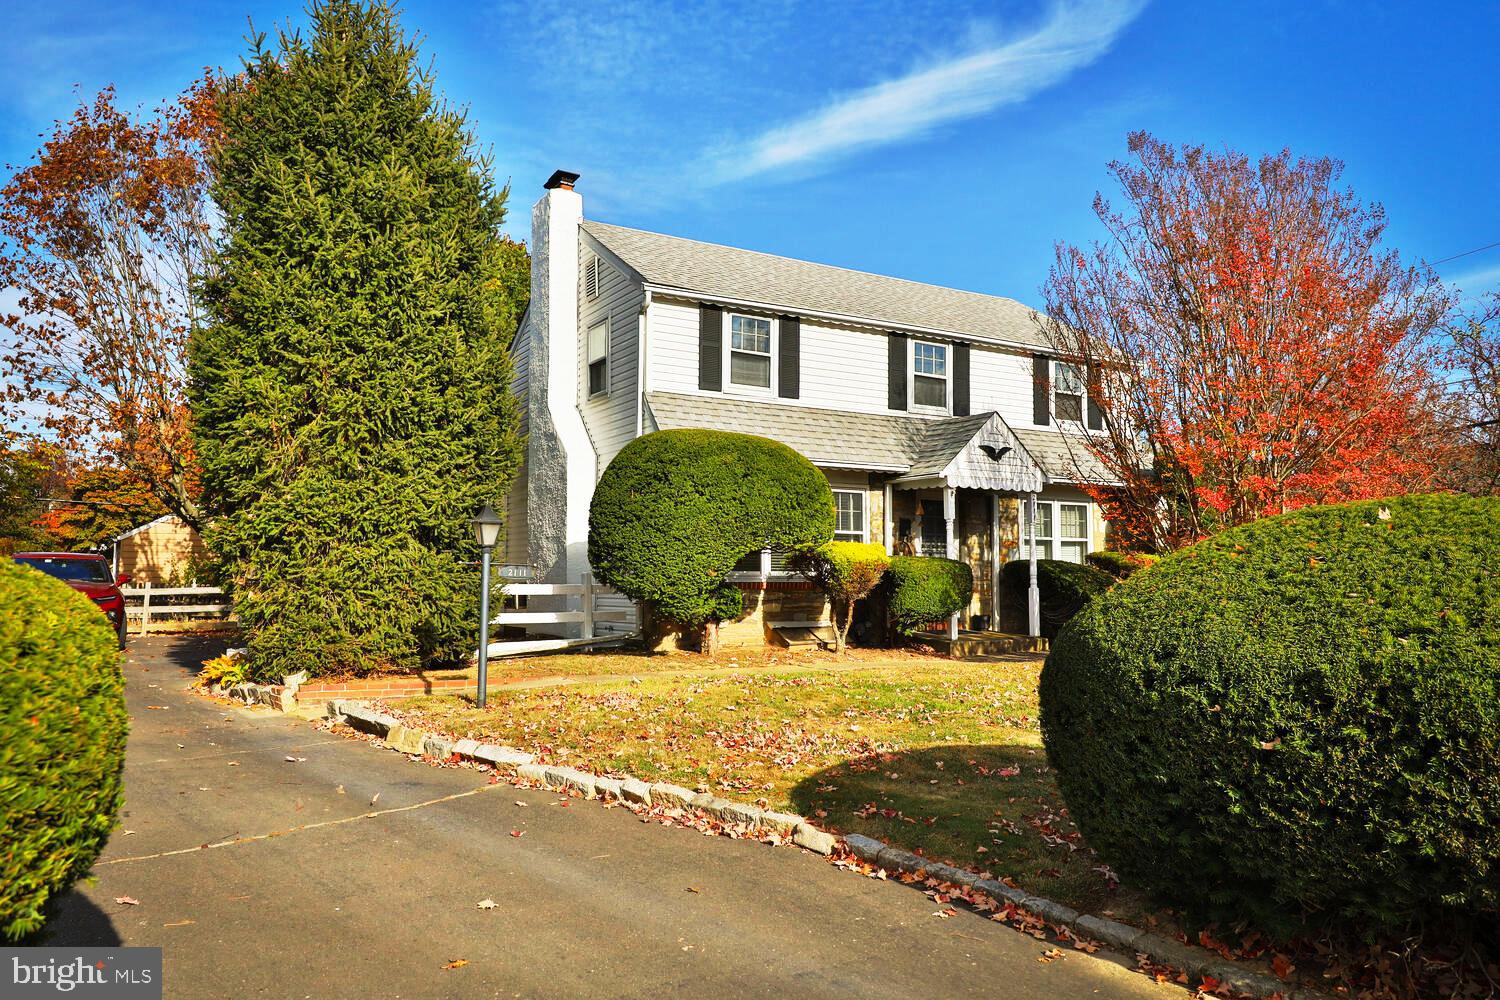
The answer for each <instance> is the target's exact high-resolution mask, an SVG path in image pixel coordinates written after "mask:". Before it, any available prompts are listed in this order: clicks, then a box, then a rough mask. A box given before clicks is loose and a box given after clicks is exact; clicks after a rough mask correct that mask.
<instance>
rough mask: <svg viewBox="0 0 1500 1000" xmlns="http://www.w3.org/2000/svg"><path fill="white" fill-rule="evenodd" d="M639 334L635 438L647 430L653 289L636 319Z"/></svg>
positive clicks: (649, 291)
mask: <svg viewBox="0 0 1500 1000" xmlns="http://www.w3.org/2000/svg"><path fill="white" fill-rule="evenodd" d="M636 323H637V332H636V337H635V345H636V356H635V384H636V388H637V389H638V390H639V391H638V392H637V393H636V401H635V436H636V437H640V436H641V434H642V433H643V432H644V431H645V429H646V393H647V392H648V391H649V390H650V385H649V383H648V378H647V377H648V376H649V374H650V371H649V370H648V369H647V367H646V366H647V364H648V362H647V359H648V358H649V357H650V356H651V355H650V352H648V351H647V350H646V337H647V336H648V335H649V334H650V330H651V289H649V288H647V289H646V290H645V298H644V299H643V300H642V301H641V312H640V315H639V316H638V317H637V318H636Z"/></svg>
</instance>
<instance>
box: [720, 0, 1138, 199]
mask: <svg viewBox="0 0 1500 1000" xmlns="http://www.w3.org/2000/svg"><path fill="white" fill-rule="evenodd" d="M1143 6H1144V0H1055V2H1054V3H1053V5H1052V7H1051V8H1050V10H1049V11H1048V13H1047V16H1046V18H1045V19H1044V20H1043V21H1042V23H1041V24H1040V25H1038V26H1037V27H1035V28H1034V29H1032V30H1031V31H1028V32H1025V33H1023V34H1020V35H1017V36H1014V37H1012V38H1010V39H1009V40H1006V41H1003V42H1001V43H999V44H992V45H988V46H985V47H982V48H979V49H977V50H970V51H966V52H962V53H959V54H956V55H953V56H951V57H949V58H947V59H944V60H942V61H940V62H937V63H936V64H932V65H928V66H925V67H922V68H918V69H915V70H913V71H912V72H910V73H908V74H906V75H905V76H901V77H898V78H896V79H893V80H887V81H885V82H883V83H878V84H875V85H873V86H870V87H866V88H864V89H862V90H857V91H854V92H852V93H848V94H844V95H842V96H840V97H837V98H836V99H834V100H833V102H832V103H830V104H829V105H827V106H826V107H824V108H822V109H820V110H818V111H815V112H812V113H810V114H808V115H805V116H803V117H800V118H797V119H795V120H793V121H790V122H787V123H784V124H781V125H778V126H775V127H774V128H771V129H769V130H767V131H766V132H763V133H762V134H760V135H759V136H756V137H754V138H753V139H751V140H750V141H749V143H748V144H747V143H744V142H738V143H735V144H733V148H730V147H727V146H726V147H723V148H720V149H716V150H714V151H712V152H710V153H709V154H708V155H707V157H706V158H707V160H708V161H709V163H708V166H709V169H708V171H707V173H708V176H709V177H710V178H711V179H712V180H713V181H716V182H719V183H724V182H729V181H736V180H743V179H745V178H748V177H754V176H757V175H760V174H766V173H772V172H775V171H780V170H785V169H788V168H793V167H801V168H803V169H808V168H812V167H816V166H819V165H822V164H824V163H826V162H828V161H830V160H833V159H836V158H838V157H841V156H846V155H848V154H850V153H854V152H857V151H860V150H865V149H870V148H873V147H876V146H884V145H887V144H890V143H895V142H901V141H904V140H909V139H913V138H916V137H919V136H921V135H924V134H926V133H927V132H929V131H930V130H931V129H933V128H935V127H937V126H939V125H943V124H947V123H949V122H954V121H958V120H961V119H964V118H972V117H974V116H976V115H982V114H985V113H987V112H989V111H993V110H994V109H996V108H998V107H1002V106H1004V105H1008V104H1018V103H1020V102H1022V101H1025V100H1026V99H1027V98H1029V97H1031V96H1032V95H1034V94H1036V93H1038V92H1039V91H1042V90H1045V89H1046V88H1048V87H1051V86H1054V85H1055V84H1057V83H1060V82H1061V81H1062V80H1064V79H1066V78H1067V77H1068V76H1069V75H1071V74H1072V73H1073V72H1075V71H1076V70H1078V69H1081V68H1082V67H1084V66H1087V65H1089V64H1090V63H1092V62H1093V61H1094V60H1096V59H1098V58H1099V57H1100V56H1102V55H1103V54H1104V53H1105V52H1107V51H1109V48H1110V46H1111V45H1113V44H1114V41H1115V39H1116V38H1117V37H1118V36H1119V34H1120V32H1121V31H1122V30H1124V28H1125V27H1126V26H1127V25H1128V24H1130V22H1131V21H1132V20H1134V19H1135V17H1136V15H1137V14H1139V13H1140V10H1141V8H1142V7H1143Z"/></svg>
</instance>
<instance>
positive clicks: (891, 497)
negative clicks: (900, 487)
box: [881, 483, 896, 556]
mask: <svg viewBox="0 0 1500 1000" xmlns="http://www.w3.org/2000/svg"><path fill="white" fill-rule="evenodd" d="M895 523H896V489H895V487H893V486H892V485H891V484H890V483H886V484H885V524H883V525H882V526H881V527H882V529H883V530H882V535H883V537H884V541H885V554H886V555H888V556H889V555H894V554H895V552H896V547H895V546H896V529H895V527H894V525H895Z"/></svg>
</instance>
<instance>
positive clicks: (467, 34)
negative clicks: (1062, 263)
mask: <svg viewBox="0 0 1500 1000" xmlns="http://www.w3.org/2000/svg"><path fill="white" fill-rule="evenodd" d="M295 3H296V0H269V2H267V0H231V2H228V3H214V2H190V0H156V2H150V3H139V2H134V0H111V2H108V3H94V2H84V3H68V2H61V0H59V2H53V3H46V4H44V3H39V2H26V3H23V4H21V5H19V6H20V9H19V10H16V9H12V10H11V12H10V13H9V15H8V21H9V23H8V25H7V28H8V31H7V34H8V42H9V45H8V46H7V50H8V60H9V61H8V65H7V66H6V67H5V69H3V70H0V161H3V162H6V163H11V164H16V163H20V162H24V161H25V160H26V159H27V158H28V157H29V156H30V155H31V153H32V151H33V150H34V149H35V147H36V145H37V143H38V138H37V133H39V132H41V131H42V130H43V129H44V128H45V127H46V126H47V125H48V123H49V122H51V121H52V120H53V119H54V118H58V117H62V116H65V115H66V114H67V113H68V112H69V111H70V110H71V108H72V106H73V104H74V103H75V101H76V100H77V97H76V95H75V89H74V88H75V85H77V86H78V87H79V88H81V92H82V93H83V94H85V95H92V94H93V93H94V92H95V91H96V90H98V89H99V88H100V87H102V86H103V85H105V84H107V83H114V84H116V85H117V87H118V88H119V91H120V94H121V97H122V98H123V99H124V100H125V101H126V102H128V103H130V104H136V103H146V104H151V103H154V102H156V101H158V100H160V99H162V98H164V97H168V96H170V95H172V94H173V93H175V92H176V91H178V90H179V89H181V87H182V86H183V85H184V84H186V83H187V82H188V81H190V80H191V79H192V78H193V77H194V76H195V75H196V74H197V73H198V72H199V71H200V70H201V68H202V67H203V66H206V65H211V66H235V65H237V63H238V59H239V57H240V55H241V54H242V53H243V52H244V51H245V49H246V45H245V42H244V35H245V34H246V31H247V17H248V18H250V19H253V21H254V23H255V25H256V27H257V28H262V29H268V28H271V27H273V26H275V25H277V24H284V23H287V22H288V21H290V22H291V23H293V24H297V23H301V22H302V21H303V14H302V12H301V8H300V7H299V6H296V5H295ZM403 23H404V24H405V25H406V26H407V27H408V28H409V29H411V30H415V31H417V32H420V33H421V34H422V35H423V36H425V44H424V52H425V54H426V55H427V56H428V57H430V58H431V59H432V61H433V64H434V68H435V70H436V74H437V81H438V85H439V87H440V89H441V90H442V91H443V92H444V93H445V95H446V96H447V97H448V98H449V99H450V100H452V101H453V102H455V103H458V104H461V105H466V106H467V107H468V108H469V111H470V116H471V122H472V125H473V127H474V129H475V131H476V134H477V135H478V136H479V138H480V140H481V142H482V143H483V144H484V145H486V146H488V147H490V148H491V150H492V152H493V155H494V158H495V170H496V172H497V174H498V175H499V177H500V178H501V179H502V180H503V179H506V178H509V179H510V180H511V181H512V183H513V194H512V200H511V205H512V217H511V220H510V223H509V226H508V228H510V229H511V230H512V231H513V232H515V233H516V235H520V236H525V235H526V234H525V228H526V225H527V223H526V219H527V214H528V213H527V211H526V210H527V208H528V207H529V205H530V204H531V202H532V201H533V200H535V197H536V195H537V194H539V193H540V188H541V183H542V181H543V180H544V179H545V178H546V176H547V175H548V174H549V173H550V172H551V171H552V169H554V168H556V167H563V168H567V169H571V170H575V171H578V172H580V173H581V174H582V175H583V179H582V181H581V182H580V185H579V189H580V191H581V192H582V193H583V195H584V205H585V212H586V214H588V215H589V216H591V217H594V218H598V219H601V220H604V221H607V222H614V223H619V224H622V225H629V226H637V227H640V228H644V229H653V230H657V231H661V232H667V233H673V234H677V235H682V236H689V237H693V238H697V239H705V240H710V241H714V242H722V243H729V244H732V245H736V246H743V247H748V248H751V249H756V250H765V251H768V252H772V253H779V254H784V255H787V256H792V257H801V258H805V259H810V260H817V261H824V262H827V263H833V264H839V265H842V266H846V267H854V268H859V269H862V270H868V271H875V272H879V273H885V274H894V275H899V276H901V277H907V278H913V279H916V280H921V281H931V282H935V283H939V284H946V285H952V286H956V287H960V288H970V289H974V290H977V291H984V292H992V293H996V294H1002V295H1009V296H1012V297H1015V298H1019V299H1022V300H1024V301H1028V302H1033V303H1035V302H1037V301H1039V294H1038V288H1039V286H1040V285H1041V283H1042V281H1043V280H1044V279H1045V277H1046V272H1047V267H1048V265H1049V263H1050V261H1051V258H1052V246H1053V244H1054V242H1056V241H1058V240H1064V241H1069V242H1080V241H1085V240H1087V239H1090V238H1092V237H1094V236H1096V235H1097V234H1098V229H1097V224H1096V223H1095V221H1094V218H1093V214H1092V210H1091V201H1092V198H1093V195H1094V192H1095V191H1096V190H1101V189H1103V190H1104V191H1105V192H1106V193H1107V194H1108V193H1111V192H1110V188H1109V179H1108V177H1107V175H1106V172H1105V165H1106V164H1107V162H1108V161H1109V160H1110V159H1112V158H1116V157H1120V156H1123V155H1124V145H1125V134H1126V133H1127V131H1129V130H1132V129H1137V128H1144V129H1148V130H1150V131H1152V132H1154V133H1156V134H1157V135H1158V136H1160V137H1162V138H1164V139H1167V140H1170V141H1174V142H1197V143H1205V144H1208V145H1211V146H1223V145H1228V146H1232V147H1235V148H1238V149H1242V150H1245V151H1247V152H1251V153H1260V152H1264V151H1271V150H1275V149H1279V148H1281V147H1282V146H1290V147H1291V148H1292V150H1293V151H1294V152H1296V153H1299V154H1309V155H1329V156H1334V157H1337V158H1339V159H1342V160H1344V161H1345V163H1346V164H1347V171H1346V173H1345V180H1346V182H1347V183H1348V184H1350V185H1351V186H1353V187H1354V189H1355V190H1356V191H1357V192H1358V193H1359V194H1360V195H1361V196H1362V197H1364V198H1366V199H1368V200H1374V201H1379V202H1381V203H1383V204H1384V205H1385V207H1386V210H1387V213H1388V215H1389V220H1390V227H1389V230H1388V236H1387V239H1388V242H1389V243H1390V244H1391V245H1393V246H1395V247H1397V248H1398V249H1400V250H1401V251H1402V253H1403V254H1404V255H1406V256H1408V257H1411V258H1424V259H1426V260H1428V261H1439V260H1441V259H1443V258H1446V257H1450V256H1452V255H1455V254H1459V253H1462V252H1464V251H1468V250H1472V249H1474V248H1477V247H1482V246H1485V245H1486V244H1491V243H1497V242H1500V155H1497V154H1500V128H1497V127H1496V126H1497V123H1496V117H1497V109H1500V73H1497V72H1496V57H1495V51H1496V41H1497V38H1500V4H1495V3H1488V2H1486V3H1470V4H1458V3H1449V4H1444V3H1423V4H1417V3H1376V2H1333V0H1304V2H1296V3H1290V2H1289V3H1284V4H1272V3H1253V4H1252V3H1235V4H1220V3H1208V4H1205V3H1201V2H1177V0H1153V2H1111V0H1015V2H1010V0H1001V2H997V3H991V4H965V3H963V2H958V0H947V2H938V0H906V2H891V0H876V2H872V3H868V4H861V5H857V6H856V5H852V4H851V5H845V4H839V3H835V4H828V3H815V2H805V3H804V2H791V0H758V2H746V3H740V4H731V3H724V2H720V0H708V2H702V3H690V2H680V3H676V2H639V0H616V2H614V3H609V4H561V3H514V2H464V3H440V2H422V0H412V2H409V3H407V4H405V6H404V15H403ZM1438 270H1439V272H1440V273H1441V274H1443V275H1444V277H1445V278H1448V279H1450V280H1452V281H1454V282H1456V283H1458V284H1459V285H1461V286H1462V287H1463V288H1464V290H1465V291H1466V292H1468V293H1470V294H1478V293H1481V292H1484V291H1488V290H1500V247H1495V248H1492V249H1489V250H1486V251H1484V252H1481V253H1474V254H1469V255H1467V256H1465V257H1462V258H1459V259H1457V260H1453V261H1449V262H1447V263H1443V264H1440V265H1439V266H1438Z"/></svg>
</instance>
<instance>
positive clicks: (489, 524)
mask: <svg viewBox="0 0 1500 1000" xmlns="http://www.w3.org/2000/svg"><path fill="white" fill-rule="evenodd" d="M471 523H472V524H473V525H474V539H475V540H476V541H477V542H479V697H478V698H477V699H476V702H475V703H476V704H477V705H478V706H479V707H480V708H483V707H484V702H485V698H484V695H485V688H486V686H487V682H488V680H489V678H488V676H487V674H488V670H489V661H490V550H491V549H493V548H494V547H495V543H496V542H498V541H499V540H500V525H501V521H500V515H499V514H496V513H495V512H494V510H492V509H491V508H490V505H489V504H485V505H484V506H483V507H481V508H479V513H477V514H475V515H474V520H473V522H471Z"/></svg>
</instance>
